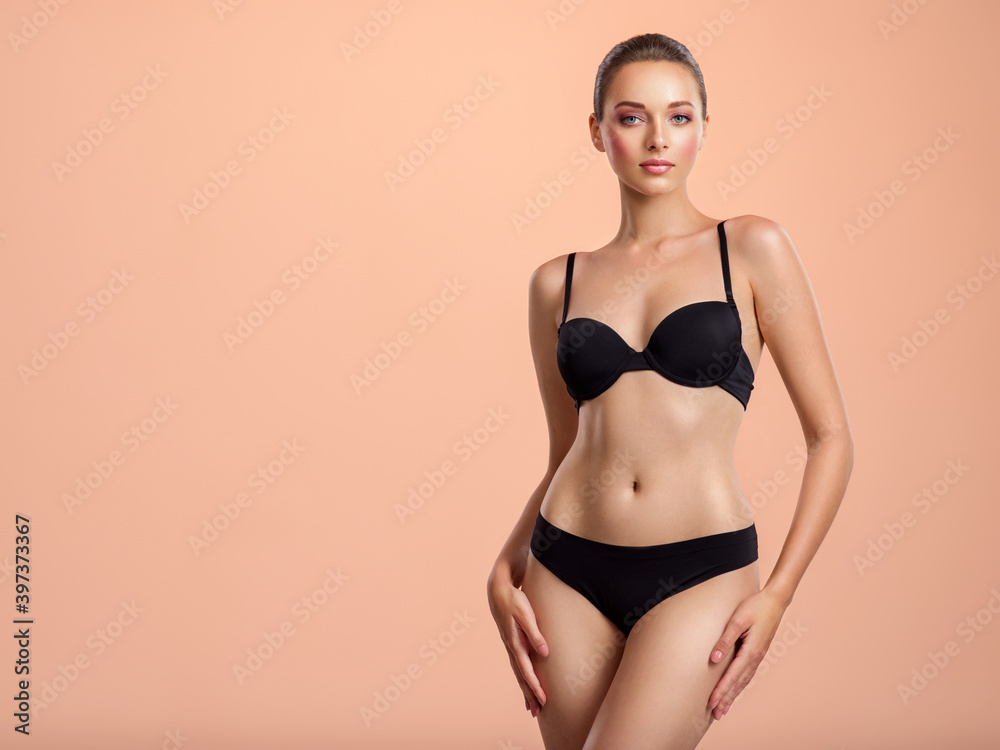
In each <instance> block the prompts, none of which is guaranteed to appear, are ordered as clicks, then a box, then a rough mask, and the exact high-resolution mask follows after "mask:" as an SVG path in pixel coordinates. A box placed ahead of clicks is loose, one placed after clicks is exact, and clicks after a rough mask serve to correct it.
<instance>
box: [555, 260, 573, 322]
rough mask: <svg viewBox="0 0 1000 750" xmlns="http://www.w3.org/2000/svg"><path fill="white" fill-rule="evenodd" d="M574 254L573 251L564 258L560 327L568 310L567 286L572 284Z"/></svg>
mask: <svg viewBox="0 0 1000 750" xmlns="http://www.w3.org/2000/svg"><path fill="white" fill-rule="evenodd" d="M575 255H576V253H575V252H573V253H570V254H569V256H568V257H567V258H566V299H565V301H564V302H563V315H562V323H560V324H559V327H560V328H562V324H563V323H565V322H566V313H567V311H568V310H569V288H570V287H571V286H572V285H573V260H574V256H575Z"/></svg>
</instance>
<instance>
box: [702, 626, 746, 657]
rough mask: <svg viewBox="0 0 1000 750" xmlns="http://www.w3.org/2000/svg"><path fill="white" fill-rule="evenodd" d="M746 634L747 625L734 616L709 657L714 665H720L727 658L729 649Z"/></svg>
mask: <svg viewBox="0 0 1000 750" xmlns="http://www.w3.org/2000/svg"><path fill="white" fill-rule="evenodd" d="M745 634H746V625H744V624H743V623H742V622H740V621H738V620H737V619H736V617H735V616H734V617H733V618H732V619H731V620H730V621H729V622H728V623H727V624H726V629H725V630H723V631H722V637H721V638H719V640H717V641H716V642H715V646H714V647H713V648H712V655H711V656H710V657H709V658H710V659H711V661H712V663H713V664H718V663H719V662H720V661H722V660H723V659H725V658H726V654H728V653H729V649H731V648H732V647H733V646H735V645H736V642H737V641H738V640H739V639H740V638H742V637H743V635H745Z"/></svg>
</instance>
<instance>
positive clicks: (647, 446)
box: [541, 371, 753, 546]
mask: <svg viewBox="0 0 1000 750" xmlns="http://www.w3.org/2000/svg"><path fill="white" fill-rule="evenodd" d="M743 414H744V409H743V405H742V404H741V403H740V402H739V401H738V400H737V399H736V398H735V397H734V396H733V395H732V394H730V393H728V392H727V391H725V390H723V389H722V388H719V387H718V386H709V387H706V388H691V387H687V386H682V385H678V384H677V383H673V382H672V381H669V380H666V379H665V378H664V377H663V376H661V375H660V374H659V373H656V372H653V371H635V372H626V373H622V376H621V377H620V378H619V380H618V381H617V382H616V383H615V384H614V385H613V386H612V387H611V388H609V389H608V390H606V391H604V392H603V393H602V394H600V395H599V396H597V397H596V398H594V399H592V400H589V401H583V402H582V403H581V404H580V412H579V425H578V428H577V435H576V439H575V440H574V442H573V445H572V447H571V448H570V450H569V452H568V453H567V454H566V457H565V458H564V459H563V461H562V463H561V464H560V466H559V468H558V469H557V470H556V472H555V474H554V475H553V477H552V481H551V483H550V484H549V487H548V491H547V492H546V495H545V498H544V499H543V500H542V505H541V513H542V515H543V516H544V517H545V518H546V520H548V521H549V522H550V523H552V524H555V525H556V526H558V527H559V528H561V529H563V530H565V531H568V532H570V533H571V534H576V535H577V536H581V537H584V538H587V539H594V540H596V541H600V542H604V543H607V544H621V545H627V546H646V545H653V544H666V543H670V542H677V541H681V540H684V539H693V538H695V537H700V536H707V535H709V534H716V533H721V532H725V531H735V530H736V529H742V528H746V527H747V526H749V525H750V524H751V523H753V516H752V514H751V512H750V507H749V505H748V503H747V501H746V498H745V497H744V495H743V491H742V489H741V487H740V483H739V479H738V477H737V475H736V467H735V465H734V461H733V452H734V447H735V443H736V435H737V432H738V431H739V427H740V424H741V422H742V421H743Z"/></svg>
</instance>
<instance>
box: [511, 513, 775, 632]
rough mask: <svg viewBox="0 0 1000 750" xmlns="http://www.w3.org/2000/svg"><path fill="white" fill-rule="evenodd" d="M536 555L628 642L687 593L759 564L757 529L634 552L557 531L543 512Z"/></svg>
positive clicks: (533, 542) (536, 537)
mask: <svg viewBox="0 0 1000 750" xmlns="http://www.w3.org/2000/svg"><path fill="white" fill-rule="evenodd" d="M530 546H531V552H532V554H533V555H534V556H535V558H537V560H538V561H539V562H540V563H541V564H542V565H544V566H545V567H546V568H548V569H549V570H550V571H552V573H554V574H555V575H556V577H557V578H559V579H560V580H561V581H562V582H563V583H565V584H567V585H568V586H571V587H572V588H574V589H576V590H577V591H578V592H580V593H581V594H583V596H585V597H586V598H587V600H588V601H590V603H591V604H593V605H594V606H595V607H596V608H597V609H598V610H599V611H600V612H601V614H603V615H604V616H605V617H606V618H607V619H609V620H610V621H611V622H613V623H614V624H615V625H616V626H617V627H618V629H619V630H620V631H621V632H622V633H624V634H625V637H626V638H628V635H629V633H630V632H631V630H632V628H633V627H634V626H635V624H636V623H637V622H639V620H640V619H641V618H642V616H643V615H645V614H646V613H647V612H649V610H651V609H652V608H653V607H655V606H656V605H657V604H659V603H660V602H662V601H663V600H664V599H668V598H669V597H671V596H673V595H674V594H679V593H680V592H681V591H684V590H685V589H689V588H691V587H692V586H696V585H698V584H699V583H703V582H705V581H707V580H709V579H710V578H714V577H715V576H717V575H721V574H722V573H728V572H730V571H732V570H737V569H739V568H742V567H744V566H746V565H749V564H750V563H752V562H754V561H755V560H756V559H757V528H756V526H755V525H754V524H750V525H749V526H747V527H746V528H745V529H738V530H736V531H724V532H722V533H720V534H711V535H709V536H700V537H696V538H694V539H685V540H683V541H680V542H670V543H668V544H654V545H651V546H646V547H630V546H622V545H619V544H605V543H604V542H598V541H595V540H593V539H585V538H584V537H581V536H576V535H575V534H571V533H569V532H568V531H564V530H563V529H560V528H558V527H557V526H553V525H552V524H551V523H549V522H548V521H547V520H545V518H543V517H542V514H541V512H539V513H538V517H537V518H536V519H535V528H534V530H533V532H532V534H531V545H530Z"/></svg>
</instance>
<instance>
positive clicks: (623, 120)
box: [618, 115, 639, 125]
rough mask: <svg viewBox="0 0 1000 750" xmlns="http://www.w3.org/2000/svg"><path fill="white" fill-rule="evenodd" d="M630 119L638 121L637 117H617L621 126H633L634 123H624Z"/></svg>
mask: <svg viewBox="0 0 1000 750" xmlns="http://www.w3.org/2000/svg"><path fill="white" fill-rule="evenodd" d="M630 117H631V118H633V119H636V120H638V119H639V116H638V115H625V116H624V117H619V118H618V122H620V123H622V124H623V125H634V124H635V123H632V122H625V120H627V119H629V118H630Z"/></svg>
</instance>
